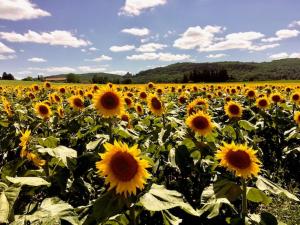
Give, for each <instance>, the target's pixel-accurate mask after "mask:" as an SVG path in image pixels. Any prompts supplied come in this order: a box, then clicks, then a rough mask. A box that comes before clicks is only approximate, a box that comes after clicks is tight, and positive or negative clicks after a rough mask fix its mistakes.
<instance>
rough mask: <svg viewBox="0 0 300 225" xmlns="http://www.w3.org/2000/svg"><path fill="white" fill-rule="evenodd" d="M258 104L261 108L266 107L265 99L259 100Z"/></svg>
mask: <svg viewBox="0 0 300 225" xmlns="http://www.w3.org/2000/svg"><path fill="white" fill-rule="evenodd" d="M258 104H259V105H260V106H261V107H265V106H267V105H268V102H267V100H266V99H261V100H259V102H258Z"/></svg>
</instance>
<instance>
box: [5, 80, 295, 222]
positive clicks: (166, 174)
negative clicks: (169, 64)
mask: <svg viewBox="0 0 300 225" xmlns="http://www.w3.org/2000/svg"><path fill="white" fill-rule="evenodd" d="M0 84H1V83H0ZM299 90H300V85H299V84H276V85H271V84H250V85H249V84H248V85H242V84H213V85H211V84H188V85H182V84H164V85H159V84H153V83H149V84H147V85H118V86H115V85H113V84H107V85H101V86H100V85H75V84H74V85H73V84H70V85H53V84H50V83H48V82H46V83H44V84H43V85H42V84H41V83H37V84H35V85H32V86H26V85H23V86H17V87H16V86H15V85H13V84H12V85H0V94H1V99H0V112H1V114H0V172H1V177H0V224H12V225H21V224H22V225H23V224H73V225H78V224H84V225H89V224H110V225H117V224H122V225H126V224H165V225H169V224H174V225H175V224H200V225H201V224H203V225H214V224H218V225H223V224H224V225H225V224H232V225H235V224H249V225H250V224H251V225H258V224H260V225H275V224H281V225H284V224H288V225H291V224H293V225H294V224H299V223H300V221H299V219H298V220H295V221H287V220H286V221H279V220H277V218H276V215H273V214H271V213H270V212H269V211H266V210H265V209H267V208H268V206H269V205H270V204H272V201H273V199H275V200H277V199H278V197H279V196H280V198H283V199H285V200H288V199H289V200H291V201H292V202H293V204H294V205H299V192H298V191H299V190H298V188H299V184H300V179H299V178H300V160H299V159H300V149H299V144H300V133H299V131H300V127H299V125H300V112H299V110H300V93H299ZM286 189H288V190H289V191H287V190H286ZM280 210H281V211H284V209H283V208H282V209H280Z"/></svg>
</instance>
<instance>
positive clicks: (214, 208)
mask: <svg viewBox="0 0 300 225" xmlns="http://www.w3.org/2000/svg"><path fill="white" fill-rule="evenodd" d="M223 204H226V205H229V206H230V207H231V208H232V209H234V206H233V205H232V204H231V203H230V201H229V200H228V199H227V198H217V199H215V200H214V201H210V202H208V203H205V204H204V206H203V207H202V208H201V209H200V210H198V212H199V214H200V216H201V215H202V214H203V213H205V212H210V213H209V214H208V216H207V218H208V219H211V218H214V217H216V216H218V215H219V213H220V208H221V207H222V205H223Z"/></svg>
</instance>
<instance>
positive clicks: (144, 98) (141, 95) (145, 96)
mask: <svg viewBox="0 0 300 225" xmlns="http://www.w3.org/2000/svg"><path fill="white" fill-rule="evenodd" d="M139 96H140V98H141V99H142V100H146V99H147V93H146V92H145V91H141V92H140V95H139Z"/></svg>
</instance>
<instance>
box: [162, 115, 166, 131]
mask: <svg viewBox="0 0 300 225" xmlns="http://www.w3.org/2000/svg"><path fill="white" fill-rule="evenodd" d="M162 118H163V126H164V128H166V118H165V114H163V115H162Z"/></svg>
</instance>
